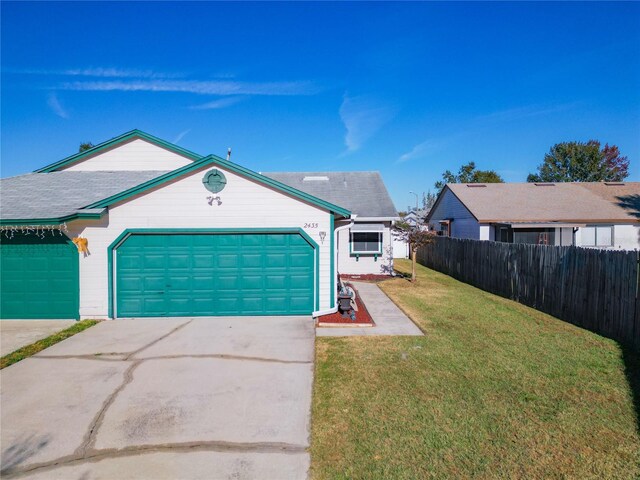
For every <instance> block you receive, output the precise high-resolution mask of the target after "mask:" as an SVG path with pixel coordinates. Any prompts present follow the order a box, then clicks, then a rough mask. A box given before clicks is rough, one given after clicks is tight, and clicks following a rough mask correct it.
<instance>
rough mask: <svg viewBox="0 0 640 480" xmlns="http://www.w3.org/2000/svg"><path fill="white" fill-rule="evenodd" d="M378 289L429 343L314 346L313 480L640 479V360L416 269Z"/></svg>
mask: <svg viewBox="0 0 640 480" xmlns="http://www.w3.org/2000/svg"><path fill="white" fill-rule="evenodd" d="M396 268H397V269H398V270H399V271H401V272H404V273H406V272H409V271H410V263H409V262H408V261H398V262H396ZM378 285H379V286H380V287H381V288H382V289H383V290H384V291H385V292H386V293H387V294H388V295H389V296H390V297H391V298H392V299H393V300H394V301H395V302H396V303H397V304H398V305H399V306H400V307H401V308H402V309H403V310H404V311H405V312H406V313H407V314H408V315H409V316H410V317H411V318H412V319H413V320H414V321H415V322H416V323H417V324H418V325H419V326H420V328H421V329H422V330H423V331H424V332H425V333H426V336H425V337H351V338H327V337H318V338H317V341H316V376H315V386H314V399H313V417H312V418H313V422H312V443H311V456H312V475H313V477H314V478H317V479H320V478H322V479H325V478H326V479H335V478H345V479H346V478H360V479H415V478H434V479H445V478H470V477H473V478H509V479H511V478H527V479H530V478H575V479H583V478H629V479H631V478H639V477H640V435H639V433H638V425H637V417H636V411H635V409H634V400H633V394H632V391H631V389H630V386H629V385H630V382H631V384H633V385H635V387H636V388H637V387H638V385H640V382H638V371H639V364H638V357H637V356H636V355H634V354H630V353H629V352H628V351H627V352H624V355H623V351H622V349H621V348H620V347H619V346H618V344H617V343H615V342H613V341H611V340H608V339H605V338H603V337H600V336H598V335H595V334H593V333H590V332H587V331H585V330H581V329H579V328H576V327H574V326H572V325H570V324H567V323H565V322H562V321H560V320H557V319H555V318H553V317H550V316H549V315H546V314H543V313H540V312H538V311H536V310H533V309H531V308H528V307H525V306H523V305H520V304H518V303H516V302H513V301H510V300H506V299H503V298H500V297H497V296H495V295H492V294H489V293H486V292H483V291H482V290H478V289H476V288H474V287H471V286H469V285H466V284H464V283H460V282H458V281H456V280H454V279H452V278H451V277H448V276H446V275H442V274H440V273H438V272H435V271H433V270H429V269H427V268H424V267H421V266H418V281H417V283H416V284H411V283H410V282H408V281H407V280H405V279H401V278H396V279H393V280H388V281H385V282H382V283H379V284H378Z"/></svg>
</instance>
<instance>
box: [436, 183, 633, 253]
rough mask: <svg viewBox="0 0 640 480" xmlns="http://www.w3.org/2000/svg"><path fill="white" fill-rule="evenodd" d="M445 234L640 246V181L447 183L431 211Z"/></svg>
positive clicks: (547, 241)
mask: <svg viewBox="0 0 640 480" xmlns="http://www.w3.org/2000/svg"><path fill="white" fill-rule="evenodd" d="M427 222H428V223H429V224H430V225H431V226H432V227H434V228H435V229H436V230H438V231H439V233H440V234H441V235H445V236H451V237H455V238H471V239H476V240H493V241H498V242H509V243H535V244H544V245H576V246H582V247H595V248H611V249H613V248H615V249H626V250H633V249H638V248H640V236H639V235H640V182H597V183H486V184H484V183H475V184H465V183H460V184H451V183H450V184H447V185H446V186H445V187H444V189H443V190H442V192H440V195H439V196H438V199H437V200H436V203H435V205H434V206H433V208H432V209H431V212H429V215H428V216H427Z"/></svg>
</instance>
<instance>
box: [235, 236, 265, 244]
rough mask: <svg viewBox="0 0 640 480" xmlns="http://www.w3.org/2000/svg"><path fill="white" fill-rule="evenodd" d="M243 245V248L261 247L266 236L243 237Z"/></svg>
mask: <svg viewBox="0 0 640 480" xmlns="http://www.w3.org/2000/svg"><path fill="white" fill-rule="evenodd" d="M240 238H241V245H242V246H243V247H259V246H262V245H263V242H264V235H259V234H256V235H241V237H240Z"/></svg>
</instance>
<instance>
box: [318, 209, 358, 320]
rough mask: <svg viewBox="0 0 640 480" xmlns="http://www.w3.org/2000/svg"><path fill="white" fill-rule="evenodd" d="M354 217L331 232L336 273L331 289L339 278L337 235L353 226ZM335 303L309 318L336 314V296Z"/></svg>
mask: <svg viewBox="0 0 640 480" xmlns="http://www.w3.org/2000/svg"><path fill="white" fill-rule="evenodd" d="M356 217H357V215H351V217H349V219H350V220H351V222H349V223H347V224H346V225H342V226H341V227H336V228H335V229H334V230H333V234H334V238H335V244H334V246H333V250H334V251H333V262H334V265H335V266H336V270H335V271H336V274H337V277H335V278H333V279H332V280H331V288H335V287H336V285H335V284H334V283H333V282H334V281H335V279H336V278H338V277H340V270H339V269H338V251H339V248H338V245H339V244H340V242H339V241H338V233H339V232H341V231H342V230H346V229H347V228H351V227H352V226H353V224H354V222H355V219H356ZM335 302H336V304H335V305H334V306H333V307H331V308H329V309H327V310H318V311H317V312H313V313H312V314H311V316H312V317H313V318H316V317H322V316H323V315H331V314H332V313H336V312H337V311H338V298H337V296H336V300H335Z"/></svg>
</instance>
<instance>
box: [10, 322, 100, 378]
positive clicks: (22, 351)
mask: <svg viewBox="0 0 640 480" xmlns="http://www.w3.org/2000/svg"><path fill="white" fill-rule="evenodd" d="M25 321H28V320H25ZM96 323H98V320H80V321H79V322H76V323H75V324H73V325H72V326H71V327H69V328H66V329H64V330H62V331H60V332H58V333H54V334H53V335H49V336H48V337H46V338H43V339H42V340H38V341H37V342H34V343H32V344H30V345H25V346H24V347H22V348H19V349H18V350H16V351H15V352H11V353H10V354H8V355H5V356H4V357H2V358H0V370H2V369H3V368H6V367H8V366H9V365H13V364H14V363H16V362H19V361H20V360H24V359H25V358H28V357H30V356H31V355H35V354H36V353H38V352H41V351H42V350H44V349H45V348H49V347H50V346H51V345H55V344H56V343H58V342H61V341H62V340H65V339H67V338H69V337H72V336H73V335H75V334H76V333H80V332H82V331H83V330H86V329H87V328H89V327H93V326H94V325H95V324H96Z"/></svg>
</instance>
